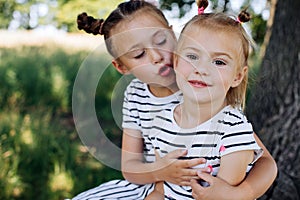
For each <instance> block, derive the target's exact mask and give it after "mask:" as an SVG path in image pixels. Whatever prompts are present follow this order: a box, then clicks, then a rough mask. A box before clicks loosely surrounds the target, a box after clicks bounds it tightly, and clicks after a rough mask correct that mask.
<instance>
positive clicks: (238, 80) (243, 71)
mask: <svg viewBox="0 0 300 200" xmlns="http://www.w3.org/2000/svg"><path fill="white" fill-rule="evenodd" d="M247 73H248V66H244V67H243V69H241V70H240V71H239V72H238V73H237V74H236V75H235V78H234V80H233V82H232V84H231V87H233V88H234V87H237V86H238V85H239V84H240V83H241V82H242V81H243V79H244V77H245V75H246V74H247Z"/></svg>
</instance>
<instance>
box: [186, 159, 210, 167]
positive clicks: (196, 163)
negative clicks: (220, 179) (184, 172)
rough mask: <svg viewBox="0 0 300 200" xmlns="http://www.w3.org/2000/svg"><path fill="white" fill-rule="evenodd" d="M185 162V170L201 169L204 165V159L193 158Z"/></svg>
mask: <svg viewBox="0 0 300 200" xmlns="http://www.w3.org/2000/svg"><path fill="white" fill-rule="evenodd" d="M185 162H186V163H185V167H186V168H192V167H196V168H203V167H204V164H205V163H206V160H205V159H204V158H194V159H191V160H187V161H185Z"/></svg>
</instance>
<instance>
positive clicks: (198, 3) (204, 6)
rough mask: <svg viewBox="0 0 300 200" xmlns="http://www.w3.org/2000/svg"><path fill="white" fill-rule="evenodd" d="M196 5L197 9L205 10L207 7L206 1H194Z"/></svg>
mask: <svg viewBox="0 0 300 200" xmlns="http://www.w3.org/2000/svg"><path fill="white" fill-rule="evenodd" d="M196 4H197V6H198V8H203V9H205V8H207V6H208V1H207V0H196Z"/></svg>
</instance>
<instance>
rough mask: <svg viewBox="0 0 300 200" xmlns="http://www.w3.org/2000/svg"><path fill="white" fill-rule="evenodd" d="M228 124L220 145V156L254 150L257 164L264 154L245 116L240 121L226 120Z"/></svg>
mask: <svg viewBox="0 0 300 200" xmlns="http://www.w3.org/2000/svg"><path fill="white" fill-rule="evenodd" d="M225 122H226V123H227V124H228V126H227V128H226V131H225V133H224V135H223V136H222V137H221V141H220V143H219V147H218V148H219V152H220V156H221V157H222V156H224V155H227V154H229V153H232V152H236V151H243V150H254V155H255V156H254V159H253V162H255V161H256V160H257V159H258V158H259V157H260V156H261V155H262V153H263V150H262V149H261V148H260V146H258V144H257V143H256V140H255V138H254V133H253V128H252V125H251V123H249V122H248V121H247V119H246V117H245V116H244V115H241V116H240V118H239V120H237V121H233V122H232V121H230V120H229V119H228V118H227V119H226V120H225Z"/></svg>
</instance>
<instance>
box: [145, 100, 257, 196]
mask: <svg viewBox="0 0 300 200" xmlns="http://www.w3.org/2000/svg"><path fill="white" fill-rule="evenodd" d="M175 107H176V105H173V108H172V109H171V110H170V109H168V110H164V111H162V112H160V113H159V114H158V115H157V116H156V117H155V119H154V121H153V127H152V129H151V132H150V135H149V137H150V140H151V143H152V144H153V146H154V148H155V149H157V150H158V151H159V152H160V154H161V156H165V155H166V154H167V153H169V152H171V151H173V150H175V149H178V148H181V149H188V155H187V157H188V158H200V157H204V158H206V159H207V164H208V165H211V166H212V168H213V173H212V175H214V176H216V175H217V173H218V171H219V167H220V158H221V157H222V156H224V155H226V154H229V153H232V152H235V151H241V150H254V155H255V159H254V160H253V163H254V162H255V161H256V160H257V159H258V158H259V157H260V156H261V154H262V150H261V148H260V147H259V146H258V144H257V143H256V141H255V139H254V136H253V130H252V125H251V124H250V123H249V122H248V121H247V119H246V117H245V116H244V115H243V114H242V113H241V112H240V111H239V110H237V109H234V108H233V107H231V106H226V107H225V108H223V109H222V110H221V111H220V112H219V113H218V114H216V115H215V116H214V117H213V118H211V119H210V120H208V121H206V122H204V123H202V124H201V125H199V126H197V127H195V128H190V129H184V128H181V127H179V126H178V125H177V123H176V121H175V120H174V118H173V116H174V109H175ZM151 152H152V151H151ZM253 163H251V164H249V165H248V169H247V172H248V171H249V170H250V169H251V167H252V165H253ZM164 191H165V199H180V200H185V199H193V197H192V195H191V193H192V191H191V188H190V187H187V186H178V185H175V184H172V183H168V182H165V183H164Z"/></svg>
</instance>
